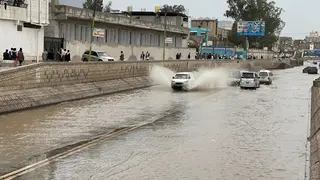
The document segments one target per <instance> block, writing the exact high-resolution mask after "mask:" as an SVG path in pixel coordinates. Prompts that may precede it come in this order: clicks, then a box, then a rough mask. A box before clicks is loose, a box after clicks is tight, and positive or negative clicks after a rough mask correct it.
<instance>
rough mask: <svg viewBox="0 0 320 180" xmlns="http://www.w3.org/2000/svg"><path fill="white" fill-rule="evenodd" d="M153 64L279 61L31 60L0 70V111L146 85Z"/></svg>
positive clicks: (264, 64)
mask: <svg viewBox="0 0 320 180" xmlns="http://www.w3.org/2000/svg"><path fill="white" fill-rule="evenodd" d="M154 65H160V66H165V67H167V68H169V69H171V70H174V71H193V70H195V69H198V68H200V67H206V68H216V67H229V68H249V69H250V68H257V69H259V68H266V69H273V68H274V67H278V66H279V65H280V64H279V63H272V62H270V61H268V60H254V61H226V60H223V61H212V60H209V61H207V60H198V61H196V60H179V61H178V60H174V61H149V62H147V61H139V62H137V61H135V62H106V63H105V62H92V63H73V62H70V63H39V64H31V65H26V66H22V67H18V68H14V69H10V70H6V71H2V72H0V77H1V79H0V113H6V112H12V111H16V110H22V109H26V108H31V107H38V106H43V105H49V104H54V103H60V102H64V101H70V100H76V99H82V98H89V97H93V96H99V95H103V94H107V93H112V92H118V91H123V90H130V89H136V88H143V87H148V86H150V85H151V82H150V81H149V79H148V74H149V71H150V70H151V67H152V66H154Z"/></svg>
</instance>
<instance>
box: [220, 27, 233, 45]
mask: <svg viewBox="0 0 320 180" xmlns="http://www.w3.org/2000/svg"><path fill="white" fill-rule="evenodd" d="M230 32H231V29H226V28H219V27H218V31H217V45H223V46H226V45H227V44H228V43H229V41H228V37H229V33H230Z"/></svg>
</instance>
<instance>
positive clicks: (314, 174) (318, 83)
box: [308, 79, 320, 180]
mask: <svg viewBox="0 0 320 180" xmlns="http://www.w3.org/2000/svg"><path fill="white" fill-rule="evenodd" d="M310 124H311V126H310V136H309V138H308V140H309V141H310V180H319V179H320V79H316V80H315V81H313V86H312V88H311V123H310Z"/></svg>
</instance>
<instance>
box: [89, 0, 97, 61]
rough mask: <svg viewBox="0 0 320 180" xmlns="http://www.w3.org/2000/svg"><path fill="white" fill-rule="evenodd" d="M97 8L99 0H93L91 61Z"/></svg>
mask: <svg viewBox="0 0 320 180" xmlns="http://www.w3.org/2000/svg"><path fill="white" fill-rule="evenodd" d="M96 9H97V0H93V15H92V23H91V35H90V50H89V62H90V61H91V52H92V42H93V29H94V20H95V17H96Z"/></svg>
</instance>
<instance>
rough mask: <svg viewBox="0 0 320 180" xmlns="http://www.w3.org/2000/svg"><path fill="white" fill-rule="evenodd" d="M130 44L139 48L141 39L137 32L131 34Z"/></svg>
mask: <svg viewBox="0 0 320 180" xmlns="http://www.w3.org/2000/svg"><path fill="white" fill-rule="evenodd" d="M131 44H132V45H137V46H139V45H140V44H141V37H140V33H139V32H132V33H131Z"/></svg>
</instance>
